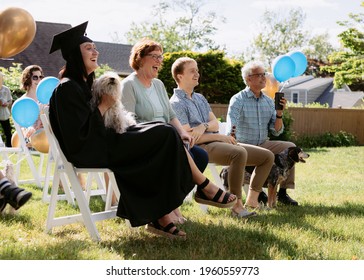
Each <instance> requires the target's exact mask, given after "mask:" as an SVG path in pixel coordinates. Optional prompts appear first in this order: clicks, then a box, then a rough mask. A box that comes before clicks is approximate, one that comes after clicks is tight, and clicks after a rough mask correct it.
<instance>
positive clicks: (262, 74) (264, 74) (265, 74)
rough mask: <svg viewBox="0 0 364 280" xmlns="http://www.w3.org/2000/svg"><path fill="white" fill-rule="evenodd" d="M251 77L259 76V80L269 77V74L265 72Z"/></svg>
mask: <svg viewBox="0 0 364 280" xmlns="http://www.w3.org/2000/svg"><path fill="white" fill-rule="evenodd" d="M248 76H249V77H253V76H257V77H259V78H263V77H266V76H268V73H267V72H264V73H257V74H251V75H248Z"/></svg>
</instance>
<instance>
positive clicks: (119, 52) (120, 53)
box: [95, 42, 134, 76]
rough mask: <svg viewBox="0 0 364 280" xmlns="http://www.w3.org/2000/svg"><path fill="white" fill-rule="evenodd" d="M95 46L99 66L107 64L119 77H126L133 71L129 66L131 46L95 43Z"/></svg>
mask: <svg viewBox="0 0 364 280" xmlns="http://www.w3.org/2000/svg"><path fill="white" fill-rule="evenodd" d="M95 44H96V47H97V50H98V51H99V52H100V54H99V58H98V63H99V65H101V64H107V65H109V66H110V67H111V68H112V69H114V70H115V71H116V72H117V73H118V74H119V75H121V76H127V75H129V74H130V73H132V72H133V71H134V70H133V69H132V68H131V67H130V65H129V56H130V51H131V48H132V47H133V46H132V45H123V44H115V43H105V42H95Z"/></svg>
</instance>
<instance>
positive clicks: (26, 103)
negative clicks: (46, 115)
mask: <svg viewBox="0 0 364 280" xmlns="http://www.w3.org/2000/svg"><path fill="white" fill-rule="evenodd" d="M11 114H12V116H13V120H14V121H16V122H17V123H18V124H19V125H20V126H22V127H29V126H32V125H33V124H34V123H35V121H36V120H37V119H38V116H39V106H38V104H37V102H35V101H34V100H33V99H32V98H29V97H22V98H19V99H17V100H16V101H15V102H14V104H13V107H11Z"/></svg>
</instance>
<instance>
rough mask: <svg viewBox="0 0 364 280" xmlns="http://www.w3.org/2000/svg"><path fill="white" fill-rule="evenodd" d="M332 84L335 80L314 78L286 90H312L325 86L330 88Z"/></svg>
mask: <svg viewBox="0 0 364 280" xmlns="http://www.w3.org/2000/svg"><path fill="white" fill-rule="evenodd" d="M332 82H333V78H312V79H309V80H305V81H303V82H301V83H296V84H294V85H292V86H290V85H289V86H288V87H286V88H287V89H289V90H311V89H314V88H317V87H320V86H323V85H327V86H329V85H330V84H332Z"/></svg>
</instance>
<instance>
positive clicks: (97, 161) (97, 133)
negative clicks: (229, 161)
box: [49, 22, 236, 239]
mask: <svg viewBox="0 0 364 280" xmlns="http://www.w3.org/2000/svg"><path fill="white" fill-rule="evenodd" d="M87 23H88V22H84V23H82V24H80V25H78V26H75V27H73V28H71V29H69V30H66V31H64V32H62V33H60V34H57V35H55V36H54V38H53V42H52V46H51V50H50V53H52V52H54V51H57V50H61V53H62V56H63V58H64V59H65V60H66V66H65V68H64V71H63V73H62V79H61V81H60V83H59V85H58V86H57V87H56V89H55V90H54V92H53V94H52V97H51V99H50V104H49V119H50V123H51V127H52V129H53V132H54V134H55V137H56V138H57V139H58V141H59V144H60V147H61V149H62V151H63V152H64V154H65V156H66V158H67V160H69V161H70V162H71V163H73V164H74V165H75V166H77V167H91V168H92V167H107V168H110V169H111V170H112V171H113V172H114V175H115V178H116V181H117V184H118V188H119V189H120V194H121V195H120V199H119V204H118V209H117V215H118V216H119V217H121V218H125V219H128V220H129V221H130V223H131V225H132V226H133V227H136V226H142V225H147V230H148V231H150V232H151V233H154V234H158V235H161V236H164V237H168V238H179V239H185V238H186V233H185V232H184V231H182V230H179V229H178V228H177V226H176V225H175V224H174V223H173V220H172V217H171V214H170V213H171V212H172V211H173V210H174V209H176V208H178V207H179V206H180V205H181V204H182V203H183V200H184V199H185V197H186V196H187V195H188V194H189V193H190V191H191V190H192V189H193V188H194V185H195V184H198V185H199V186H200V187H199V188H198V192H199V194H200V195H201V196H204V199H203V202H205V203H212V202H214V203H215V206H218V207H230V205H231V204H232V203H235V200H236V197H235V196H234V195H230V194H228V193H225V195H223V192H222V191H221V190H220V189H218V188H217V187H216V186H214V185H213V184H211V183H209V182H206V181H208V180H207V179H206V177H204V176H203V175H202V174H201V173H200V172H199V171H198V169H197V167H196V165H195V164H194V162H193V160H192V158H191V156H190V155H189V153H188V152H187V151H186V149H185V147H184V145H183V140H184V141H188V142H190V143H191V142H192V139H191V137H189V135H187V134H186V135H182V138H181V135H180V134H179V133H178V132H177V131H176V129H175V128H174V127H173V126H171V125H169V124H167V123H163V122H147V123H139V124H136V125H132V126H129V127H128V128H127V130H126V132H124V133H121V134H120V133H117V132H116V131H115V130H114V129H108V128H106V127H105V125H104V121H103V115H104V114H105V112H106V111H107V110H108V109H109V108H110V107H111V106H113V105H114V103H115V102H116V100H115V99H114V97H113V96H111V95H107V94H105V95H103V97H102V101H101V103H100V104H99V106H98V107H97V108H96V109H95V110H92V109H91V107H90V104H89V102H90V100H91V97H92V93H91V87H92V84H93V82H94V79H95V73H94V71H95V70H96V69H97V68H98V63H97V60H98V56H99V52H98V51H97V48H96V45H95V43H94V42H93V41H92V40H91V39H90V38H88V37H86V36H85V35H84V34H85V31H86V27H87ZM217 191H221V194H222V195H221V196H218V197H217V198H214V195H215V193H216V192H217Z"/></svg>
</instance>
